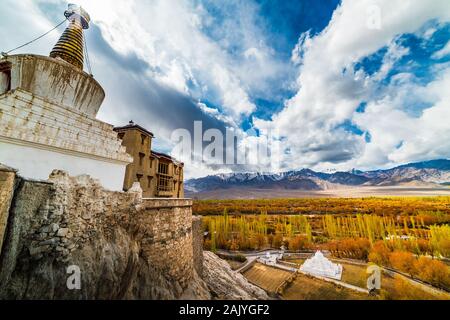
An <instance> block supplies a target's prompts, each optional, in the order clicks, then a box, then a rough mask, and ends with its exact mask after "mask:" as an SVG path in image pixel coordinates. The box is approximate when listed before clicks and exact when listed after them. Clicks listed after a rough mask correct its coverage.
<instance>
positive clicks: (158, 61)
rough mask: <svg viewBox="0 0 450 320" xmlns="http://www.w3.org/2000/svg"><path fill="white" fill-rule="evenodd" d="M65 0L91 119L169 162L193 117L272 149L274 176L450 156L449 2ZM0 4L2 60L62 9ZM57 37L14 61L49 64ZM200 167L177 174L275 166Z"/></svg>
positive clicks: (48, 3)
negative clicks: (80, 36) (132, 129)
mask: <svg viewBox="0 0 450 320" xmlns="http://www.w3.org/2000/svg"><path fill="white" fill-rule="evenodd" d="M72 2H74V3H78V4H81V5H82V6H83V7H84V8H85V9H86V10H87V11H88V12H89V14H90V16H91V26H90V28H89V29H88V30H86V32H85V36H86V41H87V45H88V51H89V57H90V61H91V65H92V73H93V75H94V77H95V78H96V79H97V80H98V81H99V82H100V84H101V85H102V86H103V87H104V89H105V91H106V99H105V101H104V103H103V105H102V107H101V109H100V112H99V114H98V116H97V117H98V119H100V120H102V121H105V122H108V123H111V124H113V125H124V124H126V123H128V121H129V120H134V122H135V123H138V124H140V125H141V126H144V127H146V128H147V129H149V130H150V131H152V132H153V133H154V134H155V137H156V138H155V140H154V142H153V145H154V149H157V150H159V151H163V152H166V153H171V154H174V155H177V154H176V152H174V146H175V142H174V141H173V140H171V135H172V133H173V131H174V130H176V129H179V128H184V129H186V130H187V131H188V132H191V133H193V132H194V121H202V126H203V129H204V130H206V129H211V128H214V129H217V130H218V131H219V132H223V133H225V131H226V130H227V129H229V130H230V129H231V130H233V132H235V134H236V135H237V136H238V139H240V141H243V142H246V143H248V144H252V145H253V144H258V143H259V142H261V141H263V140H264V139H272V140H273V143H274V145H277V146H278V148H279V154H278V157H279V159H278V160H279V167H278V168H277V170H278V171H286V170H297V169H301V168H311V169H314V170H321V171H335V170H350V169H352V168H357V169H361V170H369V169H378V168H388V167H393V166H395V165H398V164H404V163H408V162H415V161H424V160H431V159H439V158H450V125H449V124H450V90H449V88H450V42H449V39H450V1H448V0H429V1H423V0H342V1H338V0H321V1H315V0H297V1H287V0H272V1H269V0H259V1H257V0H242V1H239V0H227V1H212V0H148V1H146V0H131V1H130V0H127V1H125V0H121V1H114V2H112V1H106V0H105V1H102V0H94V1H93V0H80V1H76V0H74V1H72ZM0 3H1V4H2V6H1V7H2V10H1V11H0V51H7V50H9V49H11V48H13V47H16V46H18V45H20V44H22V43H24V42H26V41H29V40H30V39H32V38H34V37H36V36H38V35H40V34H42V33H43V32H46V31H48V30H49V29H51V28H52V27H53V26H55V25H56V24H58V23H59V22H61V21H62V20H63V19H64V17H63V12H64V10H65V9H66V7H67V1H64V0H34V1H31V0H23V1H15V0H0ZM63 29H64V27H63V26H61V27H60V28H59V29H58V30H55V31H53V32H52V33H50V34H49V35H47V36H46V37H44V38H42V39H41V40H39V41H38V42H36V43H33V44H32V45H29V46H27V47H25V48H22V49H20V50H18V51H16V52H14V53H35V54H43V55H48V53H49V52H50V50H51V48H52V46H53V45H54V43H56V41H57V39H58V37H59V35H60V34H61V32H62V31H63ZM267 132H275V133H276V134H275V135H274V136H271V137H270V138H268V137H267V134H266V133H267ZM218 151H219V150H217V152H218ZM220 151H223V152H225V153H227V152H230V148H228V147H226V146H224V147H223V150H220ZM205 158H206V159H205V160H206V161H204V162H200V161H196V160H195V159H183V161H185V177H186V178H191V177H200V176H204V175H207V174H215V173H223V172H230V171H255V170H259V171H271V168H272V167H268V166H267V163H264V162H261V163H258V164H256V165H251V166H250V165H241V164H239V165H221V164H216V163H212V162H211V161H208V160H209V158H208V157H207V156H206V157H205ZM211 158H212V156H211Z"/></svg>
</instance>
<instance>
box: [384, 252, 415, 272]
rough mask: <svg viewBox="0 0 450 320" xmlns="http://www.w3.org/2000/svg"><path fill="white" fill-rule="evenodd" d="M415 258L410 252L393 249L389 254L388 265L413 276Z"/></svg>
mask: <svg viewBox="0 0 450 320" xmlns="http://www.w3.org/2000/svg"><path fill="white" fill-rule="evenodd" d="M415 262H416V258H415V257H414V255H413V254H412V253H409V252H405V251H394V252H392V253H391V254H390V255H389V263H390V265H391V266H392V267H393V268H394V269H397V270H400V271H402V272H405V273H407V274H409V275H410V276H411V277H412V276H414V275H415V274H416V273H417V271H416V264H415Z"/></svg>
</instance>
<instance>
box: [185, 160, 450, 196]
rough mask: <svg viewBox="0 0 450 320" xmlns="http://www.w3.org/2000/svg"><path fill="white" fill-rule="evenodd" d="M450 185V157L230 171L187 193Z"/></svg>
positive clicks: (191, 184)
mask: <svg viewBox="0 0 450 320" xmlns="http://www.w3.org/2000/svg"><path fill="white" fill-rule="evenodd" d="M427 184H428V185H429V184H436V185H448V184H450V160H446V159H441V160H431V161H424V162H417V163H409V164H405V165H401V166H398V167H395V168H392V169H387V170H374V171H360V170H355V169H353V170H351V171H349V172H335V173H323V172H316V171H313V170H310V169H302V170H298V171H287V172H283V173H259V172H253V173H228V174H218V175H212V176H207V177H204V178H199V179H191V180H188V181H186V183H185V190H186V192H187V193H197V192H202V191H210V190H218V189H230V188H237V187H239V188H242V187H251V188H256V189H291V190H292V189H297V190H326V189H330V188H339V187H342V186H395V185H427Z"/></svg>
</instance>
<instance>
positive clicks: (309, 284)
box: [282, 274, 374, 300]
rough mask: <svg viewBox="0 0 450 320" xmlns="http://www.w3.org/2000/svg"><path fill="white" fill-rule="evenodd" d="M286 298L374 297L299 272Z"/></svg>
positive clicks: (340, 298) (364, 298) (284, 295)
mask: <svg viewBox="0 0 450 320" xmlns="http://www.w3.org/2000/svg"><path fill="white" fill-rule="evenodd" d="M282 298H283V299H286V300H366V299H374V298H372V297H370V296H369V295H367V294H364V293H359V292H356V291H353V290H351V289H347V288H343V287H338V286H337V285H335V284H333V283H330V282H325V281H323V280H319V279H316V278H313V277H309V276H306V275H303V274H298V275H297V278H296V279H295V280H294V281H293V282H292V283H291V284H290V285H289V286H288V287H287V288H286V289H285V290H284V292H283V294H282Z"/></svg>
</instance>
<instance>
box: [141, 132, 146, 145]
mask: <svg viewBox="0 0 450 320" xmlns="http://www.w3.org/2000/svg"><path fill="white" fill-rule="evenodd" d="M144 143H145V135H143V134H141V144H144Z"/></svg>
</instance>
